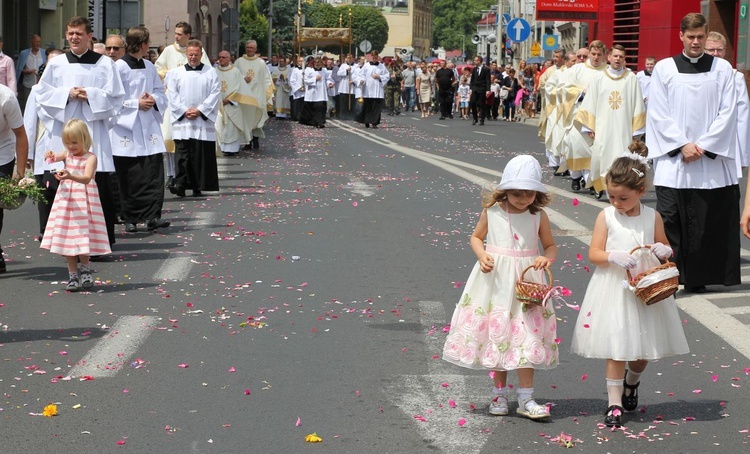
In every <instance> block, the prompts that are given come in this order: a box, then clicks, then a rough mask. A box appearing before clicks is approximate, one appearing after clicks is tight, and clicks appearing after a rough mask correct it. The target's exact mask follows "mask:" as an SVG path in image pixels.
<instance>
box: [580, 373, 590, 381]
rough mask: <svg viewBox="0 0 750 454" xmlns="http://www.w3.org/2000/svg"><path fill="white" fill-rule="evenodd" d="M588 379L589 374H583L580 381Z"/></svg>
mask: <svg viewBox="0 0 750 454" xmlns="http://www.w3.org/2000/svg"><path fill="white" fill-rule="evenodd" d="M588 379H589V374H583V375H581V381H586V380H588Z"/></svg>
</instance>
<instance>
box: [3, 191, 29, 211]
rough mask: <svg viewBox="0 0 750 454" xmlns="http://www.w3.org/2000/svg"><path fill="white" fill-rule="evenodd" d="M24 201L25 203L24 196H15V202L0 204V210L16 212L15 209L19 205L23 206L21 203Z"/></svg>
mask: <svg viewBox="0 0 750 454" xmlns="http://www.w3.org/2000/svg"><path fill="white" fill-rule="evenodd" d="M25 201H26V194H21V195H19V196H17V197H16V199H15V201H13V202H10V203H7V204H5V203H2V202H0V209H2V210H16V209H18V208H20V207H21V205H23V202H25Z"/></svg>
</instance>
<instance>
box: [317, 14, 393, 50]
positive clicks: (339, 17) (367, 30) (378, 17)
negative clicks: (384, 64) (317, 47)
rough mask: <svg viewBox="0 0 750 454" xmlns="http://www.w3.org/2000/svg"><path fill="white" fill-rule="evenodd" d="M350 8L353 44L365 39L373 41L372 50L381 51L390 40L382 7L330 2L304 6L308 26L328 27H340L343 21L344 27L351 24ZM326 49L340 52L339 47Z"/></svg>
mask: <svg viewBox="0 0 750 454" xmlns="http://www.w3.org/2000/svg"><path fill="white" fill-rule="evenodd" d="M349 8H351V10H352V35H353V37H354V40H353V43H352V46H354V47H356V46H358V45H359V43H360V42H362V41H363V40H365V39H366V40H368V41H370V42H371V43H372V50H377V51H378V52H381V51H382V50H383V48H384V47H385V44H386V43H387V42H388V21H387V20H386V19H385V16H383V13H382V12H381V10H380V8H373V7H371V6H361V5H352V6H341V7H338V8H336V7H333V6H331V5H329V4H328V3H314V4H312V5H306V8H304V11H305V16H306V18H307V24H306V26H307V27H317V28H327V27H333V28H335V27H338V26H339V23H340V22H339V21H341V23H342V25H343V26H344V27H348V26H349ZM324 50H326V51H329V52H332V53H338V52H339V50H340V49H338V48H326V49H324ZM344 50H348V49H344Z"/></svg>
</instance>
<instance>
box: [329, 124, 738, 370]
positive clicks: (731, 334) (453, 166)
mask: <svg viewBox="0 0 750 454" xmlns="http://www.w3.org/2000/svg"><path fill="white" fill-rule="evenodd" d="M334 122H335V123H336V124H337V125H338V126H339V127H340V128H341V129H343V130H347V131H349V132H351V133H352V134H355V135H358V136H360V137H362V138H364V139H367V140H370V141H372V142H375V143H377V144H378V145H381V146H385V147H388V148H390V149H392V150H394V151H397V152H399V153H402V154H404V155H407V156H410V157H412V158H414V159H419V160H421V161H424V162H426V163H428V164H431V165H434V166H436V167H438V168H440V169H442V170H444V171H446V172H449V173H452V174H454V175H456V176H458V177H460V178H463V179H465V180H467V181H470V182H472V183H475V184H477V185H479V186H481V187H485V186H487V185H489V183H490V182H489V181H488V180H486V179H484V178H482V177H480V176H479V175H476V174H473V173H470V172H468V171H466V170H463V169H462V168H464V169H470V170H473V171H475V172H478V173H482V174H484V175H492V176H495V177H498V178H501V177H502V172H498V171H497V170H493V169H487V168H484V167H481V166H477V165H474V164H469V163H465V162H462V161H459V160H456V159H452V158H446V157H443V156H436V155H432V154H430V153H427V152H424V151H419V150H414V149H412V148H409V147H405V146H403V145H400V144H397V143H395V142H391V141H389V140H387V139H386V138H384V137H379V136H376V135H373V134H371V133H368V132H365V131H360V130H358V129H355V128H352V127H351V126H349V125H347V124H345V123H342V122H340V121H337V120H334ZM547 188H548V190H549V192H550V193H552V194H556V195H560V196H563V197H566V198H570V199H573V198H578V197H579V196H582V197H581V198H580V199H578V201H579V203H585V204H588V205H592V206H597V207H601V208H604V207H606V206H607V205H606V204H605V203H603V202H601V201H598V200H594V199H592V198H591V197H587V196H585V194H578V193H573V192H570V191H566V190H565V189H560V188H555V187H551V186H547ZM545 211H546V212H547V214H548V215H549V218H550V222H552V223H553V224H554V225H556V226H558V227H560V228H561V229H562V230H564V231H567V232H574V233H575V234H573V235H572V236H573V237H574V238H576V239H578V240H580V241H581V242H582V243H584V244H586V245H589V244H590V243H591V235H590V232H591V227H584V226H583V225H581V224H579V223H578V222H576V221H574V220H572V219H570V218H568V217H567V216H565V215H563V214H562V213H560V212H558V211H555V210H553V209H550V208H549V207H547V208H545ZM584 232H586V233H584ZM566 236H567V235H566ZM740 255H741V257H745V258H748V257H750V251H748V250H746V249H742V250H741V251H740ZM706 296H707V297H709V298H712V297H713V295H712V294H707V295H706ZM685 301H696V303H694V306H690V305H688V304H686V303H685ZM677 306H678V307H680V308H681V309H683V310H684V311H685V312H687V313H688V314H690V315H691V316H693V317H695V319H696V320H697V321H698V322H699V323H701V324H702V325H703V326H705V327H706V328H708V329H709V330H711V331H712V332H713V333H714V334H716V335H717V336H719V337H720V338H721V339H723V340H724V341H726V342H727V343H728V344H730V345H731V346H733V347H734V348H736V349H737V350H738V351H739V352H740V353H741V354H743V355H744V356H745V357H746V358H748V359H750V325H744V324H743V323H742V322H740V321H739V320H737V319H736V318H734V317H733V316H732V315H730V314H727V313H726V312H722V311H723V309H721V308H719V307H717V306H716V305H714V304H713V303H711V301H709V300H708V299H706V298H705V297H702V296H699V295H693V296H691V297H689V298H684V297H682V296H678V298H677ZM688 309H689V310H688ZM712 311H713V312H712ZM695 314H698V315H695ZM703 315H706V316H705V317H704V316H703ZM719 321H721V322H719ZM725 321H726V325H725V324H724V323H725Z"/></svg>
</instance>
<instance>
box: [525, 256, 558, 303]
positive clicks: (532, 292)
mask: <svg viewBox="0 0 750 454" xmlns="http://www.w3.org/2000/svg"><path fill="white" fill-rule="evenodd" d="M533 268H534V267H533V266H528V267H526V269H525V270H523V273H521V278H520V279H519V280H518V282H516V298H518V301H520V302H522V303H524V304H528V305H536V306H541V305H542V304H544V301H545V299H546V298H547V295H549V292H550V290H552V272H550V270H549V268H545V269H544V271H546V272H547V279H548V281H549V283H547V284H545V283H543V282H527V281H525V280H524V278H525V277H526V272H527V271H529V270H530V269H533Z"/></svg>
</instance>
